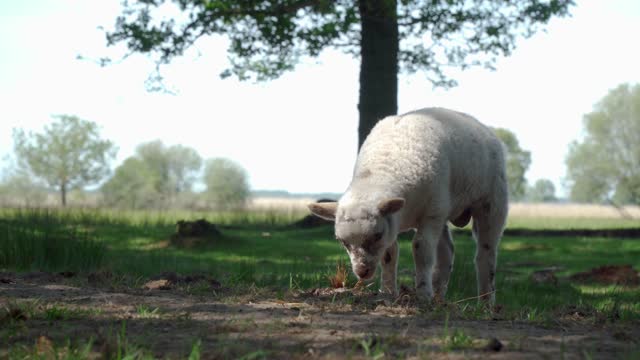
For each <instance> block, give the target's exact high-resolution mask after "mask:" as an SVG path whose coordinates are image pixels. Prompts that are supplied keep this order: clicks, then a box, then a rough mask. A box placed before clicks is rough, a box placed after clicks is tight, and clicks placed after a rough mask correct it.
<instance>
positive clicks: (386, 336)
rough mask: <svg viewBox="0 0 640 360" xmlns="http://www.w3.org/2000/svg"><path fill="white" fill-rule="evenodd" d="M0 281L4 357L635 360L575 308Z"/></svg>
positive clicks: (639, 346) (178, 282)
mask: <svg viewBox="0 0 640 360" xmlns="http://www.w3.org/2000/svg"><path fill="white" fill-rule="evenodd" d="M162 277H163V278H167V277H169V276H162ZM0 278H2V279H5V280H8V281H3V282H1V283H0V309H2V311H4V313H3V314H8V315H4V317H3V316H0V336H1V337H2V341H3V343H6V344H8V345H9V346H8V347H7V348H5V349H4V350H2V349H0V357H5V355H6V352H8V351H13V350H15V349H16V348H21V347H30V348H32V349H33V348H34V347H36V346H37V345H38V344H40V345H42V344H47V346H48V347H52V346H53V345H51V344H64V343H66V342H68V341H70V342H71V343H78V344H82V343H83V341H84V343H86V342H87V341H88V340H89V339H92V340H93V351H94V352H95V353H96V354H97V355H98V357H100V356H102V357H109V354H114V351H115V349H116V347H117V346H119V345H118V344H121V342H120V343H119V342H118V341H120V340H118V336H119V334H123V333H126V342H127V344H129V345H128V346H131V347H135V348H137V349H144V351H146V352H147V353H149V354H151V355H153V356H156V357H162V358H164V357H171V358H185V357H187V356H188V355H189V353H190V352H191V351H192V349H193V347H194V344H196V343H198V342H200V353H201V356H202V358H204V359H208V358H238V357H243V356H246V357H248V358H332V359H333V358H338V359H340V358H356V359H357V358H380V355H381V354H384V355H385V358H425V357H427V358H453V359H457V358H482V359H485V358H495V359H529V358H531V359H538V358H541V357H543V358H544V357H548V358H561V357H564V358H584V357H585V356H587V357H590V358H599V359H601V358H621V357H625V356H627V357H628V356H635V355H638V353H639V351H640V343H639V342H640V326H638V325H639V324H638V323H629V322H625V323H616V324H610V323H602V324H599V325H595V324H596V323H594V322H593V321H589V320H583V319H582V318H579V316H578V315H580V314H579V312H580V310H579V309H577V308H576V309H568V310H567V312H566V313H564V314H562V315H567V314H569V313H571V312H572V311H573V312H572V314H578V315H576V316H577V318H576V317H574V318H569V319H567V320H563V316H558V320H556V321H553V322H552V323H544V324H540V323H538V324H536V323H531V322H524V321H513V320H499V318H500V316H491V314H489V315H488V316H483V317H482V318H486V320H477V319H468V318H465V317H464V316H458V315H456V309H455V305H453V304H448V305H447V304H444V305H440V306H439V307H437V309H435V308H433V309H432V308H430V307H429V306H424V305H420V304H419V303H416V302H415V301H411V294H410V293H405V294H404V295H405V296H404V297H401V298H399V299H393V298H390V297H387V296H382V295H379V294H376V293H373V292H357V293H355V294H354V293H353V292H351V291H349V290H348V289H344V288H339V289H329V288H322V289H311V290H307V291H301V292H290V293H287V294H285V295H276V292H275V291H269V290H264V289H256V288H252V287H249V288H246V289H244V290H242V291H236V290H233V289H230V288H229V287H225V285H226V284H220V283H218V282H217V281H213V280H212V279H207V278H200V279H193V281H187V278H186V277H181V276H178V275H176V276H175V278H172V279H171V280H172V284H173V286H171V287H169V288H168V289H166V290H159V289H152V290H147V289H143V287H142V283H140V284H138V285H136V286H133V285H130V284H129V285H122V284H119V283H118V282H113V277H112V278H111V283H110V284H109V285H108V286H96V285H95V284H99V283H95V284H94V285H93V286H92V285H89V281H88V279H87V278H88V276H81V275H77V276H74V277H67V278H65V277H64V276H61V275H55V276H52V275H51V274H44V273H40V274H38V275H36V274H31V275H29V276H25V275H16V274H8V273H4V274H0ZM103 280H104V279H101V281H103ZM158 280H167V279H157V280H154V281H158ZM100 283H102V282H100ZM12 309H13V310H12ZM15 309H20V311H17V310H15ZM62 309H66V310H64V311H63V310H62ZM443 309H444V311H443ZM54 310H55V311H54ZM11 311H13V312H11ZM495 311H496V312H499V309H497V310H495ZM60 314H62V315H64V314H67V315H66V316H62V315H60ZM447 314H449V315H447ZM498 315H499V314H498ZM588 315H589V314H582V316H583V317H585V318H586V317H588ZM42 346H44V345H42ZM3 351H4V353H3ZM630 358H631V357H630Z"/></svg>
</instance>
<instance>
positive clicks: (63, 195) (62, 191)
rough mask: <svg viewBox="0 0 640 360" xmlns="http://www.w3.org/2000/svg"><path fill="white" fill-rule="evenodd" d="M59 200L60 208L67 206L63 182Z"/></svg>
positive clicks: (65, 185)
mask: <svg viewBox="0 0 640 360" xmlns="http://www.w3.org/2000/svg"><path fill="white" fill-rule="evenodd" d="M60 199H61V200H62V207H66V206H67V183H65V182H63V183H62V184H61V185H60Z"/></svg>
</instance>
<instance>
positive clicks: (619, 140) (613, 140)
mask: <svg viewBox="0 0 640 360" xmlns="http://www.w3.org/2000/svg"><path fill="white" fill-rule="evenodd" d="M583 123H584V128H585V137H584V139H582V141H574V142H572V143H571V145H570V146H569V153H568V155H567V158H566V164H567V183H568V185H569V188H570V197H571V199H572V200H574V201H580V202H610V201H613V202H614V203H616V204H624V203H633V204H640V84H636V85H634V86H632V85H629V84H623V85H620V86H618V87H617V88H615V89H613V90H611V91H610V92H609V93H608V94H607V95H606V96H605V97H604V98H603V99H602V100H601V101H600V102H599V103H597V104H596V105H595V107H594V110H593V112H591V113H589V114H587V115H585V116H584V119H583Z"/></svg>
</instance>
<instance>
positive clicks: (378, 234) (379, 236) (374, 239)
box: [373, 232, 382, 241]
mask: <svg viewBox="0 0 640 360" xmlns="http://www.w3.org/2000/svg"><path fill="white" fill-rule="evenodd" d="M380 239H382V233H381V232H379V233H377V234H374V235H373V241H380Z"/></svg>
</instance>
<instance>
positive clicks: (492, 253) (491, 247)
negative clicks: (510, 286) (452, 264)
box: [473, 201, 507, 303]
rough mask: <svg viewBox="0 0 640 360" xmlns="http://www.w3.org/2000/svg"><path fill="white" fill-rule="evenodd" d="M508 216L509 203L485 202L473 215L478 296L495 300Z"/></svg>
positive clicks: (492, 301)
mask: <svg viewBox="0 0 640 360" xmlns="http://www.w3.org/2000/svg"><path fill="white" fill-rule="evenodd" d="M506 216H507V204H506V201H505V203H502V204H501V203H496V202H493V203H489V202H487V203H484V204H482V205H481V206H480V208H479V209H477V211H476V212H475V213H474V215H473V236H474V238H475V240H476V258H475V262H476V275H477V280H478V296H480V298H481V299H483V300H488V301H489V302H491V303H494V302H495V291H496V286H495V275H496V264H497V256H498V246H499V244H500V237H501V236H502V231H503V228H504V224H505V220H506Z"/></svg>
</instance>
